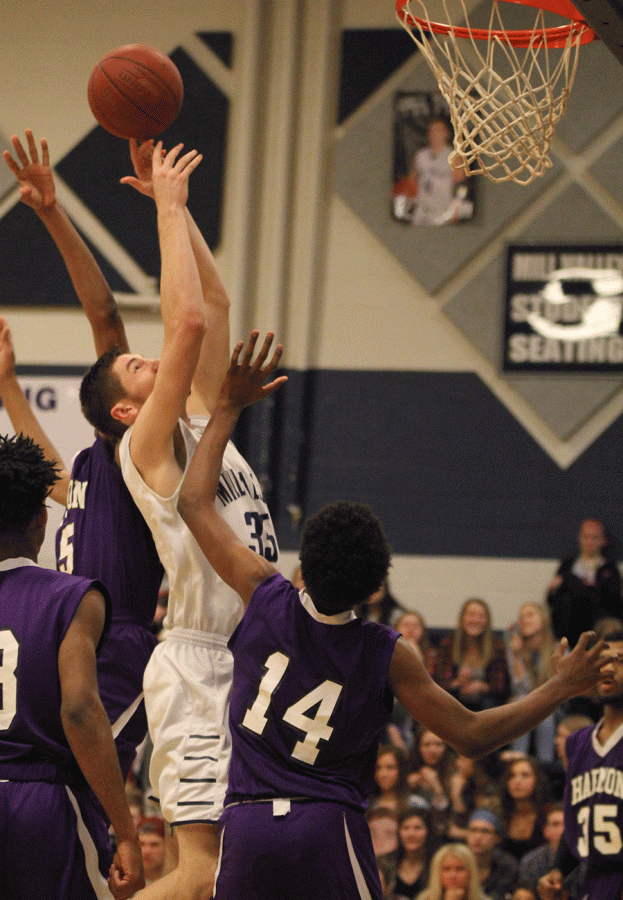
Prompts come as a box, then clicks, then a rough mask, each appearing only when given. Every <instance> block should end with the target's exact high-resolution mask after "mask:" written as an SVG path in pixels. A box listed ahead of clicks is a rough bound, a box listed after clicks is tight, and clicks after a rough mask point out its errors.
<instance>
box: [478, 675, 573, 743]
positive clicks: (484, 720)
mask: <svg viewBox="0 0 623 900" xmlns="http://www.w3.org/2000/svg"><path fill="white" fill-rule="evenodd" d="M571 696H573V694H572V693H570V692H569V690H568V689H567V687H566V685H565V682H564V681H563V680H562V679H561V678H560V677H559V676H554V677H553V678H550V679H549V681H546V682H545V684H543V685H541V686H540V687H538V688H535V689H534V690H533V691H531V693H529V694H528V695H527V696H525V697H521V698H520V699H519V700H515V701H513V702H511V703H507V704H504V705H503V706H497V707H495V708H494V709H487V710H483V711H482V712H479V713H474V714H473V719H472V723H471V727H470V728H469V730H468V733H467V734H466V737H467V739H468V741H469V742H470V744H471V750H472V752H471V753H468V754H467V755H476V756H478V757H481V756H486V755H487V754H488V753H492V752H493V751H494V750H497V749H498V748H499V747H503V746H504V745H505V744H507V743H510V742H511V741H514V740H515V739H516V738H518V737H520V736H521V735H523V734H526V733H527V732H529V731H532V730H533V729H534V728H536V726H537V725H538V724H539V723H540V722H542V721H543V719H546V718H547V717H548V716H550V715H551V714H552V713H553V712H554V711H555V710H557V709H558V708H559V706H560V705H561V704H562V703H564V702H565V700H568V699H569V698H570V697H571Z"/></svg>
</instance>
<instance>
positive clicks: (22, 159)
mask: <svg viewBox="0 0 623 900" xmlns="http://www.w3.org/2000/svg"><path fill="white" fill-rule="evenodd" d="M26 140H27V142H28V152H29V153H30V159H29V158H28V153H26V151H25V150H24V147H23V146H22V143H21V141H20V139H19V138H18V136H17V135H16V134H14V135H13V137H12V138H11V143H12V144H13V149H14V150H15V155H16V156H17V159H18V160H19V163H18V162H16V161H15V160H14V159H13V157H12V156H11V154H10V153H9V151H8V150H5V151H4V154H3V155H4V159H5V160H6V164H7V166H8V167H9V169H10V170H11V172H13V174H14V175H15V177H16V178H17V180H18V182H19V184H20V191H19V192H20V195H21V199H22V202H23V203H25V204H26V205H27V206H30V207H32V209H34V210H35V211H36V212H46V211H47V210H49V209H51V208H52V207H53V206H54V204H55V203H56V191H55V188H54V175H53V174H52V168H51V166H50V154H49V151H48V142H47V141H46V140H45V138H43V139H42V140H41V160H39V151H38V149H37V144H36V142H35V139H34V137H33V134H32V131H31V130H30V128H27V129H26Z"/></svg>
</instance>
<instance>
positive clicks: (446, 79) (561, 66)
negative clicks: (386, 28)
mask: <svg viewBox="0 0 623 900" xmlns="http://www.w3.org/2000/svg"><path fill="white" fill-rule="evenodd" d="M457 2H458V8H459V15H460V17H461V19H462V20H463V23H464V24H461V25H458V24H452V20H453V18H455V19H456V18H457V16H456V10H455V14H454V16H453V15H452V14H451V13H450V10H449V9H448V0H442V3H443V11H444V14H445V17H446V19H447V24H442V23H440V22H433V21H431V18H430V15H429V13H428V10H427V9H426V6H425V3H424V0H396V13H397V15H398V19H399V20H400V22H401V24H402V25H403V26H404V28H405V29H406V30H407V31H408V32H409V34H410V35H411V37H412V38H413V40H414V42H415V43H416V45H417V47H418V49H419V50H420V51H421V52H422V55H423V56H424V59H425V60H426V62H427V64H428V66H429V68H430V69H431V71H432V72H433V74H434V75H435V78H436V79H437V82H438V84H439V89H440V91H441V93H442V95H443V96H444V97H445V99H446V101H447V103H448V106H449V108H450V116H451V120H452V127H453V129H454V150H453V151H452V153H451V154H450V157H449V163H450V165H451V166H452V168H454V169H461V170H463V171H464V172H466V173H471V174H474V173H476V172H482V173H483V175H485V176H486V177H487V178H489V179H490V180H491V181H495V182H501V181H514V182H516V183H517V184H529V183H530V182H531V181H533V180H534V179H535V178H537V177H538V176H540V175H543V173H544V172H545V170H546V169H549V168H551V165H552V162H551V160H550V158H549V156H548V154H549V150H550V147H551V142H552V137H553V134H554V130H555V127H556V125H557V123H558V122H559V120H560V118H561V117H562V115H563V113H564V111H565V107H566V105H567V100H568V97H569V92H570V91H571V87H572V85H573V80H574V78H575V73H576V69H577V64H578V55H579V50H580V46H581V45H582V44H587V43H589V42H590V41H592V40H595V38H596V37H597V36H596V34H595V32H594V31H593V30H592V29H591V28H590V27H589V26H588V25H587V24H586V22H585V21H584V20H583V19H582V17H581V15H580V13H579V12H578V11H577V10H576V9H575V7H574V6H572V5H571V3H570V2H568V0H507V2H512V3H516V4H518V5H521V6H528V7H533V8H535V9H536V18H535V21H534V24H533V26H532V28H526V29H521V30H510V29H507V28H506V27H505V26H504V23H503V21H502V17H501V12H500V5H501V4H500V2H498V0H492V5H491V15H490V18H489V27H488V28H473V27H472V26H471V25H470V24H469V21H468V13H467V9H466V6H465V0H457ZM501 2H505V0H501ZM506 8H507V9H508V7H506ZM546 12H548V13H557V14H558V15H561V16H564V17H565V18H566V19H568V20H570V21H569V22H567V23H566V24H564V25H558V26H553V27H552V26H548V25H546V20H545V13H546ZM457 39H461V40H465V41H466V42H467V43H466V44H465V45H464V47H461V45H460V41H459V40H457ZM477 41H479V42H481V44H482V42H484V44H485V52H484V53H483V52H482V50H481V49H480V47H479V45H478V44H477V43H476V42H477Z"/></svg>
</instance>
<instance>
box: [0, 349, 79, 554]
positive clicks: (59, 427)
mask: <svg viewBox="0 0 623 900" xmlns="http://www.w3.org/2000/svg"><path fill="white" fill-rule="evenodd" d="M85 368H86V367H84V366H83V367H79V366H17V380H18V382H19V385H20V387H21V388H22V390H23V391H24V393H25V394H26V397H27V398H28V401H29V402H30V405H31V407H32V411H33V412H34V414H35V416H36V417H37V419H38V420H39V423H40V424H41V427H42V428H43V430H44V431H45V433H46V434H47V436H48V438H49V439H50V440H51V441H52V443H53V444H54V446H55V447H56V449H57V450H58V452H59V454H60V456H61V458H62V460H63V463H64V464H65V467H66V468H67V469H69V470H71V464H72V460H73V458H74V456H75V455H76V453H78V452H79V451H80V450H82V449H84V447H88V446H89V444H92V443H93V440H94V432H93V426H92V425H89V423H88V422H87V420H86V419H85V418H84V416H83V415H82V412H81V411H80V400H79V391H80V382H81V381H82V376H83V374H84V372H85ZM0 434H15V429H14V428H13V426H12V424H11V420H10V419H9V416H8V413H7V411H6V409H5V408H4V407H3V406H2V403H1V402H0ZM62 518H63V507H62V506H59V504H58V503H54V502H53V501H52V500H50V501H48V525H47V529H46V537H45V541H44V544H43V547H42V548H41V552H40V554H39V564H40V565H42V566H45V567H46V568H50V569H53V568H55V558H54V536H55V534H56V529H57V528H58V527H59V526H60V524H61V520H62Z"/></svg>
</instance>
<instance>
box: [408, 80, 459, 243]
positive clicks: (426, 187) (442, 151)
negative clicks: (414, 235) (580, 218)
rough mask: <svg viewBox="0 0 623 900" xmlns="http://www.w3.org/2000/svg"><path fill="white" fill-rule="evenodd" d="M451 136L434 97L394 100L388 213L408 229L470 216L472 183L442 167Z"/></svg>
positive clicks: (445, 113)
mask: <svg viewBox="0 0 623 900" xmlns="http://www.w3.org/2000/svg"><path fill="white" fill-rule="evenodd" d="M452 142H453V132H452V125H451V124H450V113H449V110H448V105H447V103H446V101H445V100H444V98H443V96H442V95H441V93H438V92H425V91H413V92H404V91H400V92H398V93H397V94H396V95H395V97H394V174H393V188H392V213H393V216H394V218H395V219H397V220H398V221H399V222H405V223H406V224H411V225H437V226H439V225H451V224H455V223H457V222H464V221H466V220H468V219H471V218H472V217H473V215H474V178H473V177H469V176H468V175H466V173H465V171H464V170H462V169H453V168H452V166H451V165H450V163H449V162H448V156H449V155H450V153H451V152H452Z"/></svg>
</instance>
